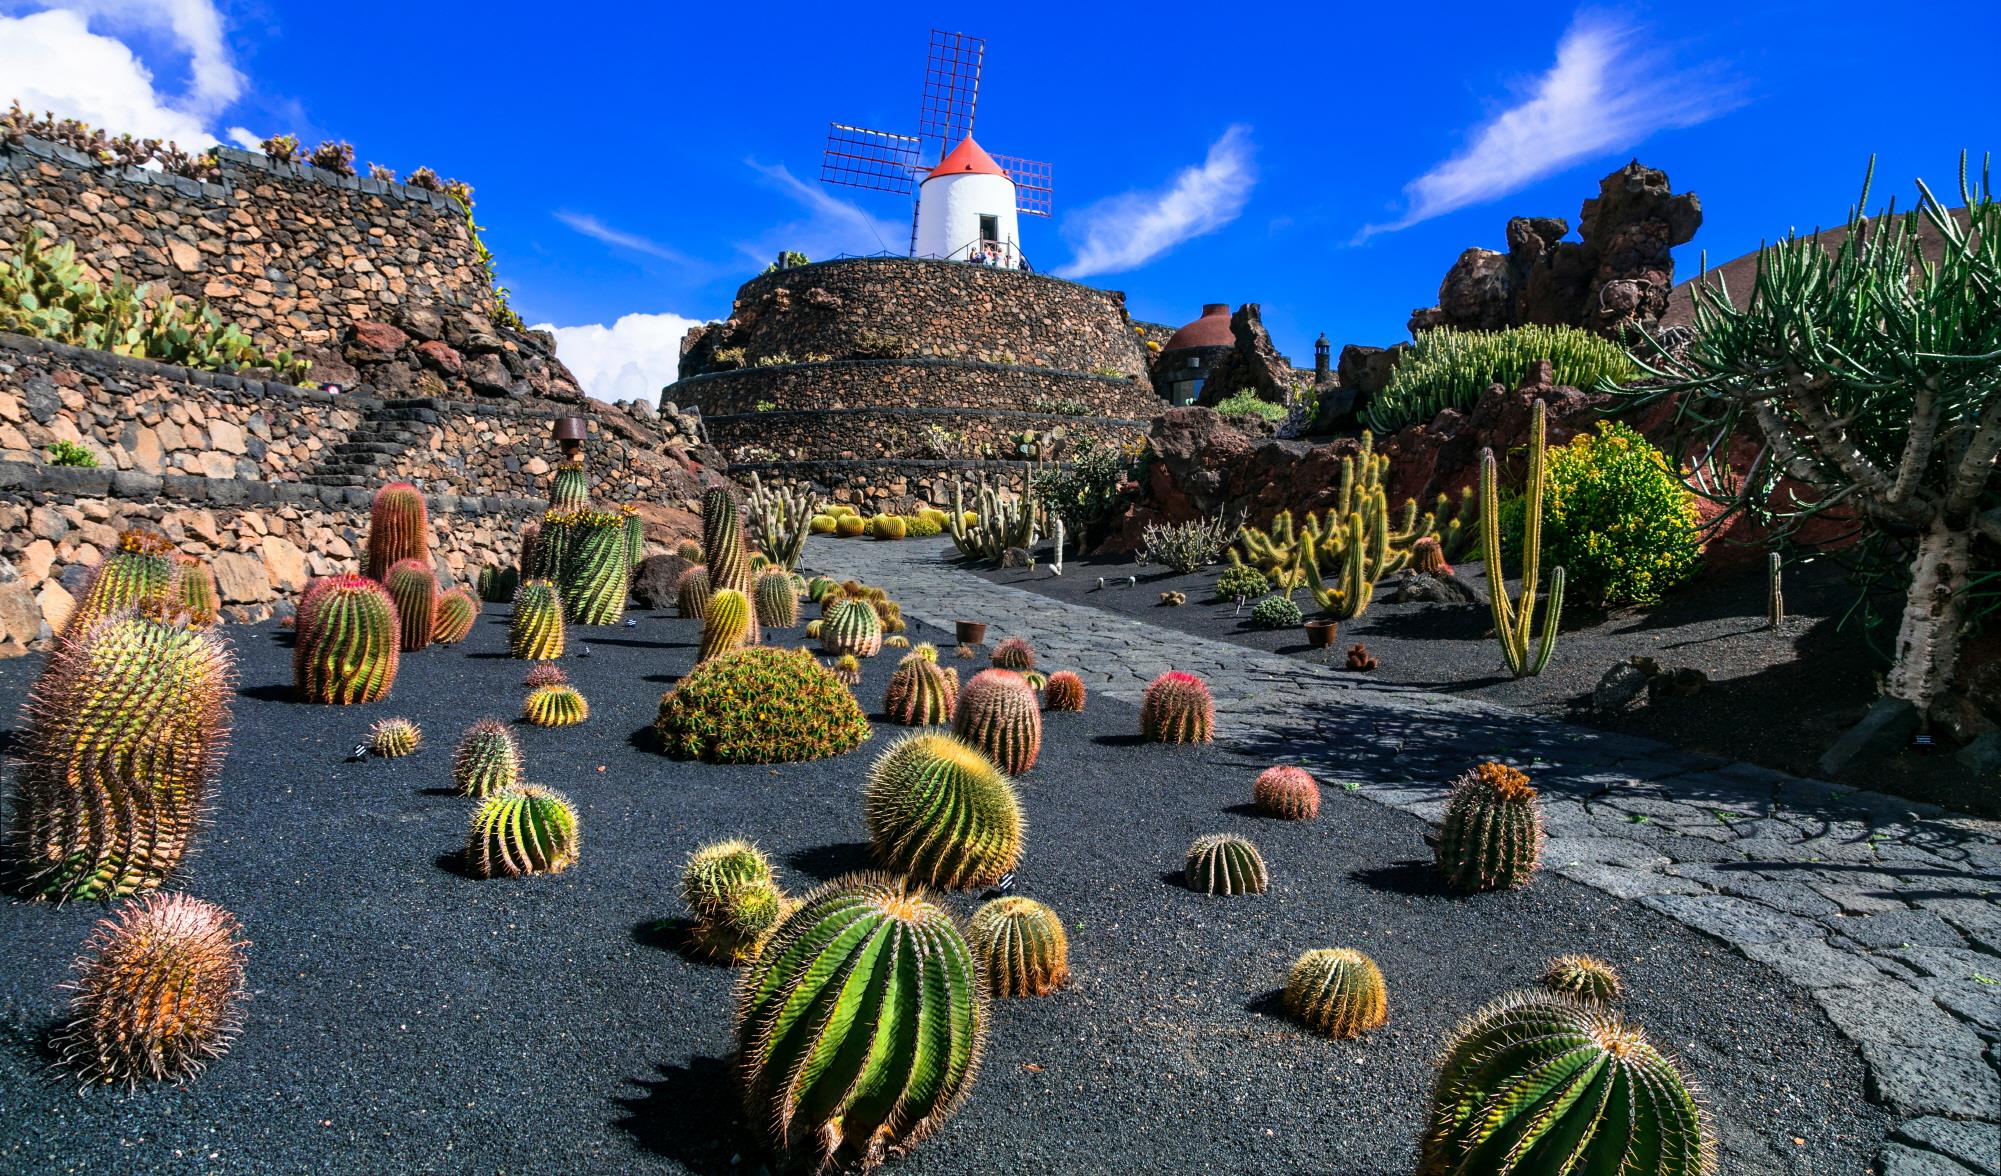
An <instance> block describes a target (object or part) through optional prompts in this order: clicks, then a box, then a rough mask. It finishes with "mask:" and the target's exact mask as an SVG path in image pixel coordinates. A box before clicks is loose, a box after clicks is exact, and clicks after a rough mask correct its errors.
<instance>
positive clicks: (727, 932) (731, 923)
mask: <svg viewBox="0 0 2001 1176" xmlns="http://www.w3.org/2000/svg"><path fill="white" fill-rule="evenodd" d="M681 899H682V901H683V902H685V903H686V904H687V906H688V911H689V913H690V914H692V915H693V916H694V919H695V926H694V929H693V931H692V932H691V934H690V936H689V940H690V942H691V944H692V945H693V946H694V948H695V949H696V951H697V952H699V953H700V954H702V955H704V956H707V957H708V958H710V959H714V960H719V961H722V962H725V963H730V964H740V963H744V962H745V961H747V960H750V959H753V958H755V957H756V955H757V952H758V949H759V948H760V947H762V946H763V944H764V941H765V940H766V939H768V938H769V937H770V935H771V932H773V931H774V930H776V929H777V928H778V923H779V920H780V919H782V918H783V917H784V916H785V915H786V914H787V913H788V912H789V910H790V906H789V904H788V903H787V902H786V900H785V895H784V893H783V892H782V891H780V890H779V889H778V884H777V883H776V882H775V881H773V880H772V876H771V863H770V862H769V861H768V860H766V858H765V856H764V854H763V852H762V851H760V850H759V849H758V848H757V847H756V846H755V845H752V844H751V843H750V842H748V841H740V840H732V841H718V842H713V843H711V844H709V845H705V846H703V847H701V848H700V849H698V850H696V851H695V852H694V854H693V855H691V856H690V857H689V858H688V863H687V865H686V866H684V867H683V868H682V871H681Z"/></svg>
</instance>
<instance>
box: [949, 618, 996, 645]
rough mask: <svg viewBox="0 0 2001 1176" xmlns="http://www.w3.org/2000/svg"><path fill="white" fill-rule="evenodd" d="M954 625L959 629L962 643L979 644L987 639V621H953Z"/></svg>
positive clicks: (960, 642)
mask: <svg viewBox="0 0 2001 1176" xmlns="http://www.w3.org/2000/svg"><path fill="white" fill-rule="evenodd" d="M952 625H953V627H954V628H956V629H957V630H958V631H959V644H961V645H978V644H980V643H981V642H983V641H985V640H986V639H987V623H986V622H985V621H953V622H952Z"/></svg>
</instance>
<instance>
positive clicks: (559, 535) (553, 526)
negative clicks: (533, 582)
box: [521, 507, 580, 590]
mask: <svg viewBox="0 0 2001 1176" xmlns="http://www.w3.org/2000/svg"><path fill="white" fill-rule="evenodd" d="M579 513H580V512H578V511H573V510H557V509H555V508H553V507H552V508H550V509H549V510H548V511H547V512H546V513H544V514H543V515H542V525H541V527H540V528H538V529H537V530H536V532H535V542H534V543H533V544H524V545H523V546H522V565H521V574H522V575H523V576H526V577H532V578H534V579H538V580H548V581H550V582H551V583H553V584H555V585H556V587H557V589H558V590H561V588H562V587H563V581H564V578H565V577H566V576H567V575H568V574H569V567H570V549H571V547H572V545H573V544H574V542H575V540H576V536H577V518H578V516H579Z"/></svg>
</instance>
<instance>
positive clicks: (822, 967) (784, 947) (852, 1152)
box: [736, 874, 987, 1171]
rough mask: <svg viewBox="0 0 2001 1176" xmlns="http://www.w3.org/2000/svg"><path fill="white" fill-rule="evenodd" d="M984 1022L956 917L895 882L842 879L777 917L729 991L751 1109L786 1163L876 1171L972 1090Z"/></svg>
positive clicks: (973, 967) (974, 967)
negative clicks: (754, 957) (781, 919)
mask: <svg viewBox="0 0 2001 1176" xmlns="http://www.w3.org/2000/svg"><path fill="white" fill-rule="evenodd" d="M986 1020H987V1004H986V997H985V993H984V992H983V990H982V985H981V980H980V968H979V964H978V962H977V961H976V960H975V959H974V957H973V953H972V949H971V948H969V947H968V946H967V944H966V940H965V938H964V937H963V936H962V935H960V933H959V929H958V927H957V926H956V925H955V924H954V923H953V921H952V916H951V915H950V914H948V913H946V912H945V911H944V910H943V909H941V908H939V907H938V906H935V905H933V904H932V902H931V901H930V900H929V898H928V897H926V896H925V894H924V892H923V891H922V890H920V889H915V888H913V887H912V885H911V884H910V883H908V882H906V881H904V880H902V879H893V878H888V877H883V876H880V875H867V874H862V875H851V876H849V877H846V878H840V879H837V880H835V881H833V882H830V883H828V884H827V885H826V886H823V887H821V888H820V889H818V890H815V891H814V892H813V893H811V894H809V895H807V896H806V899H805V901H804V902H803V903H802V905H801V906H800V908H799V909H798V910H796V911H794V912H793V913H792V914H791V915H790V916H788V917H787V918H786V919H785V921H784V922H783V923H781V924H779V927H778V930H777V932H775V933H774V934H773V936H772V938H771V941H770V942H769V943H767V944H766V945H765V947H764V950H763V951H762V952H761V953H760V954H759V955H758V957H757V962H756V963H755V964H753V965H752V966H751V968H750V971H749V973H748V974H747V975H745V976H744V978H743V983H742V984H741V985H740V986H739V987H738V989H737V1004H736V1042H737V1048H736V1054H737V1057H738V1058H739V1059H740V1065H741V1066H742V1076H743V1092H744V1109H745V1118H746V1119H747V1120H748V1121H749V1122H750V1123H752V1124H754V1125H755V1126H756V1127H757V1129H758V1130H760V1131H761V1132H762V1133H763V1135H764V1139H765V1142H766V1143H767V1144H768V1145H769V1146H770V1148H771V1150H772V1151H773V1152H774V1153H776V1155H777V1158H778V1160H779V1162H780V1164H781V1165H790V1166H796V1167H804V1168H809V1169H811V1170H813V1171H838V1170H846V1169H849V1168H862V1169H867V1168H871V1167H874V1166H876V1165H878V1164H880V1163H881V1162H882V1161H883V1160H884V1159H886V1158H887V1157H888V1156H889V1155H891V1154H892V1153H902V1152H906V1151H908V1150H909V1149H910V1148H912V1147H915V1146H916V1145H917V1144H919V1143H921V1142H923V1140H925V1139H926V1138H928V1137H929V1136H930V1135H931V1134H933V1133H934V1132H936V1131H937V1130H938V1128H939V1126H940V1125H942V1124H943V1123H944V1121H945V1119H946V1117H947V1116H948V1115H950V1114H951V1113H952V1111H953V1110H954V1109H955V1108H956V1107H957V1106H958V1104H959V1102H960V1100H962V1099H963V1098H964V1097H965V1096H966V1092H967V1091H968V1090H969V1089H970V1088H971V1086H972V1081H973V1075H974V1073H975V1072H976V1071H977V1070H978V1068H979V1059H980V1047H981V1043H982V1042H983V1040H984V1039H985V1036H986Z"/></svg>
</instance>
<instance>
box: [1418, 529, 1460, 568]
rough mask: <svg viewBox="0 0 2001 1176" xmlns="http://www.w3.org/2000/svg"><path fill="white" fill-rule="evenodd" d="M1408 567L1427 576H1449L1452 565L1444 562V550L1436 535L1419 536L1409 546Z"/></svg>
mask: <svg viewBox="0 0 2001 1176" xmlns="http://www.w3.org/2000/svg"><path fill="white" fill-rule="evenodd" d="M1410 566H1411V567H1413V568H1416V569H1417V570H1418V571H1420V572H1423V573H1424V574H1425V575H1427V576H1449V575H1451V574H1452V565H1451V564H1449V563H1446V562H1445V549H1444V548H1443V547H1441V546H1439V543H1438V537H1437V536H1436V535H1424V536H1420V537H1419V538H1418V539H1416V540H1415V541H1414V542H1412V543H1411V545H1410Z"/></svg>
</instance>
